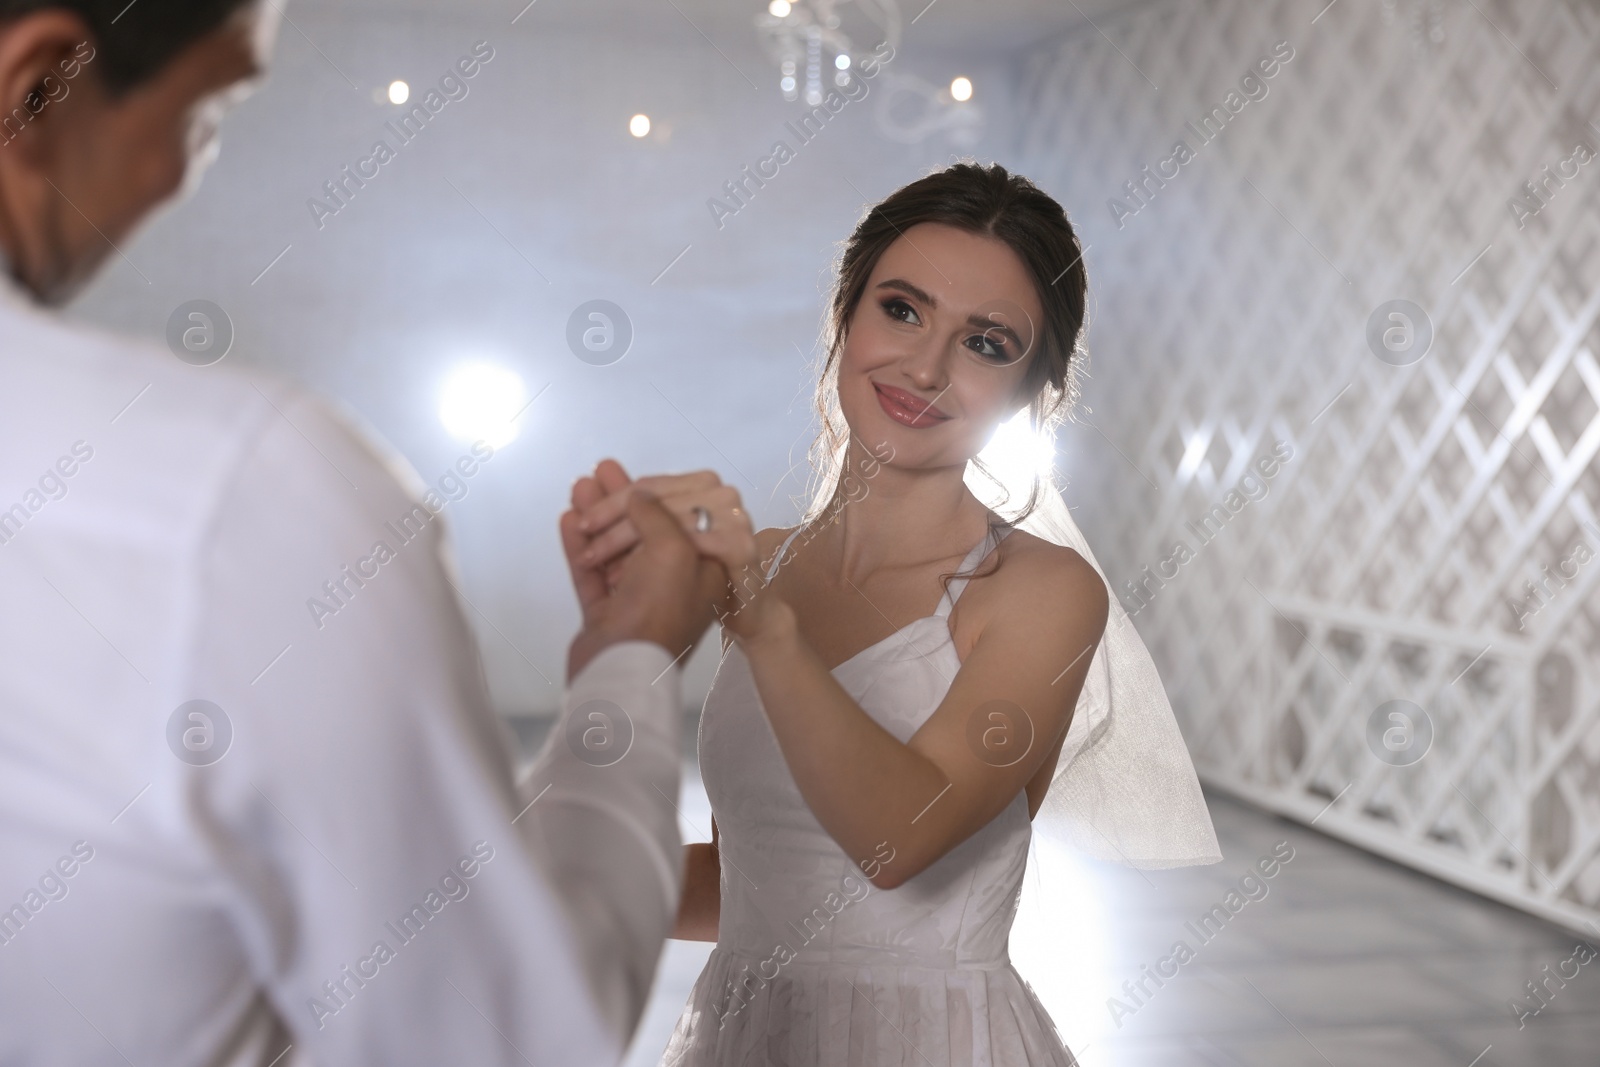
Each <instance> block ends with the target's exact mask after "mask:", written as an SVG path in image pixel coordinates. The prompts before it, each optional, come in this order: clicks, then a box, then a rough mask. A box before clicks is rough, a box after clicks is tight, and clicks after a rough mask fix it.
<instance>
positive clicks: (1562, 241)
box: [1023, 0, 1600, 930]
mask: <svg viewBox="0 0 1600 1067" xmlns="http://www.w3.org/2000/svg"><path fill="white" fill-rule="evenodd" d="M1325 3H1326V0H1310V2H1293V3H1290V2H1282V0H1279V2H1271V3H1268V2H1261V0H1183V2H1178V0H1170V2H1161V3H1153V4H1150V5H1146V6H1144V7H1141V8H1138V9H1136V10H1134V11H1132V12H1130V13H1128V14H1126V15H1124V16H1122V17H1120V18H1117V19H1102V20H1098V21H1099V26H1098V28H1097V29H1089V30H1085V31H1083V32H1076V33H1074V34H1072V35H1071V36H1069V37H1067V38H1065V39H1063V40H1061V41H1059V42H1055V43H1052V44H1050V45H1049V46H1047V47H1043V48H1041V49H1040V50H1039V51H1038V52H1037V53H1036V54H1035V55H1034V56H1033V58H1032V61H1031V64H1030V67H1029V68H1028V73H1027V78H1026V81H1027V92H1026V94H1025V99H1026V101H1027V104H1026V109H1027V110H1026V117H1025V129H1026V130H1027V131H1028V132H1027V135H1026V140H1025V144H1024V146H1023V149H1024V150H1023V157H1024V159H1025V160H1027V162H1028V168H1029V171H1030V173H1031V174H1032V176H1034V177H1035V178H1036V179H1038V180H1039V181H1041V183H1042V184H1044V185H1045V186H1046V187H1047V188H1048V189H1050V190H1051V191H1052V192H1054V193H1055V194H1057V195H1058V196H1059V197H1060V198H1061V199H1062V200H1063V202H1064V203H1065V204H1066V205H1067V206H1068V210H1069V212H1070V213H1071V214H1072V215H1073V217H1074V219H1075V221H1076V222H1077V224H1078V226H1079V228H1080V233H1081V235H1082V239H1083V240H1084V242H1085V243H1086V244H1087V245H1088V246H1089V250H1088V253H1087V256H1086V259H1087V262H1088V265H1089V272H1090V285H1091V289H1092V290H1093V294H1094V303H1093V305H1092V314H1093V316H1094V319H1093V324H1092V326H1091V332H1090V335H1089V343H1090V349H1091V352H1092V357H1091V364H1090V371H1091V377H1090V380H1089V385H1088V387H1087V389H1086V391H1085V400H1086V402H1087V404H1088V405H1089V406H1090V407H1091V408H1092V409H1093V410H1092V411H1089V412H1085V413H1084V415H1083V421H1084V422H1085V423H1087V424H1088V425H1087V426H1081V427H1079V428H1077V429H1074V430H1073V431H1072V432H1071V436H1070V438H1069V441H1068V446H1067V447H1068V451H1069V452H1072V453H1074V455H1073V456H1071V457H1069V467H1068V472H1067V473H1068V474H1069V476H1070V485H1069V489H1068V497H1069V503H1071V504H1072V505H1073V506H1074V508H1075V509H1076V511H1075V514H1076V515H1077V516H1078V517H1079V519H1080V523H1081V524H1082V525H1083V527H1084V528H1085V531H1086V533H1087V534H1088V536H1089V537H1090V539H1091V541H1093V543H1094V544H1095V545H1096V549H1097V552H1098V554H1099V556H1100V559H1101V562H1102V564H1103V565H1104V566H1105V567H1106V569H1107V572H1108V574H1109V575H1110V576H1111V577H1112V579H1113V581H1114V583H1115V584H1116V585H1117V589H1116V590H1115V591H1116V592H1117V593H1118V594H1119V595H1121V596H1122V599H1123V602H1124V604H1125V605H1127V607H1128V609H1129V610H1130V611H1135V609H1136V608H1137V609H1138V610H1137V613H1136V614H1135V622H1136V624H1137V625H1138V627H1139V629H1140V632H1141V634H1142V635H1143V636H1144V638H1145V640H1146V642H1147V643H1148V644H1149V646H1150V648H1151V651H1152V653H1153V654H1154V656H1155V658H1156V662H1157V663H1158V665H1159V666H1160V667H1161V670H1162V674H1163V677H1164V678H1165V679H1166V682H1167V686H1168V691H1169V693H1170V694H1171V696H1172V700H1173V705H1174V707H1175V708H1176V709H1177V711H1178V714H1179V717H1180V722H1181V723H1182V725H1183V728H1184V733H1185V736H1186V737H1187V738H1188V740H1189V743H1190V745H1191V747H1192V748H1193V750H1194V753H1195V758H1196V762H1197V765H1198V766H1199V767H1200V769H1201V775H1202V777H1203V778H1204V779H1205V780H1206V781H1208V782H1209V783H1211V784H1213V785H1215V786H1218V787H1221V788H1224V789H1226V790H1229V791H1232V792H1235V793H1237V794H1240V795H1242V796H1244V797H1246V798H1249V799H1251V800H1253V801H1255V802H1258V803H1260V804H1262V805H1264V806H1266V807H1268V808H1271V809H1273V810H1276V811H1279V812H1281V813H1284V814H1286V815H1290V816H1292V817H1295V818H1298V819H1301V820H1304V821H1311V820H1313V819H1314V820H1315V821H1316V826H1317V827H1318V828H1319V829H1322V830H1326V831H1329V832H1332V833H1335V834H1338V835H1340V836H1343V837H1346V838H1347V839H1350V840H1353V841H1355V842H1358V843H1360V844H1362V845H1364V846H1365V847H1368V848H1371V849H1373V850H1375V851H1378V852H1381V853H1384V854H1386V855H1389V856H1391V857H1394V858H1396V859H1399V860H1401V861H1403V862H1406V863H1409V864H1412V865H1414V866H1416V867H1419V868H1422V869H1425V870H1428V871H1431V872H1433V873H1435V874H1438V875H1440V876H1442V877H1445V878H1448V879H1450V880H1452V881H1455V882H1457V883H1459V884H1463V885H1466V886H1468V887H1471V888H1474V889H1477V890H1479V891H1481V892H1484V893H1486V894H1489V895H1492V896H1495V897H1498V898H1500V899H1503V900H1507V901H1510V902H1513V903H1516V904H1517V905H1519V906H1521V907H1524V908H1526V909H1527V910H1529V911H1533V912H1535V913H1538V914H1541V915H1544V916H1546V917H1548V918H1551V919H1554V920H1556V921H1558V922H1562V923H1564V924H1567V925H1570V926H1572V927H1574V928H1578V929H1591V930H1592V929H1594V927H1591V926H1589V925H1588V924H1590V923H1592V922H1594V921H1595V920H1600V595H1597V592H1596V588H1597V583H1600V522H1597V518H1596V511H1597V509H1600V463H1597V462H1596V450H1597V448H1600V366H1597V357H1600V328H1597V326H1596V315H1597V312H1600V198H1597V195H1596V188H1597V186H1600V158H1597V159H1592V160H1591V159H1580V158H1577V157H1580V156H1582V155H1583V154H1584V153H1581V152H1577V151H1575V149H1576V147H1577V146H1578V145H1579V144H1580V143H1581V144H1582V145H1584V146H1585V148H1586V149H1587V150H1589V151H1593V150H1596V149H1600V8H1597V7H1596V5H1594V4H1592V3H1580V2H1577V0H1573V2H1566V3H1563V2H1551V3H1547V2H1543V0H1524V2H1514V3H1513V2H1505V0H1500V2H1494V0H1470V2H1465V3H1455V2H1444V0H1432V2H1427V0H1415V2H1411V3H1406V2H1399V3H1389V4H1377V3H1370V2H1362V0H1338V2H1336V3H1335V4H1333V5H1331V6H1330V7H1327V8H1324V4H1325ZM1319 12H1320V14H1319ZM1313 19H1315V21H1313ZM1281 41H1287V42H1288V44H1289V46H1290V47H1292V48H1293V56H1292V58H1290V59H1289V60H1288V61H1287V62H1283V63H1281V64H1280V65H1279V66H1278V68H1277V69H1276V70H1275V71H1274V73H1273V76H1272V77H1270V78H1260V77H1259V72H1258V78H1259V81H1258V82H1257V83H1254V84H1247V85H1246V86H1245V90H1246V91H1240V92H1239V95H1238V96H1237V97H1236V98H1234V100H1233V101H1229V100H1228V98H1227V94H1228V92H1229V90H1230V89H1239V87H1240V80H1241V78H1242V77H1243V76H1244V75H1245V74H1246V73H1247V72H1248V71H1250V70H1251V69H1252V68H1253V67H1254V66H1255V64H1256V63H1257V62H1258V61H1259V60H1263V59H1267V58H1270V57H1271V56H1272V53H1273V49H1274V46H1276V45H1278V43H1279V42H1281ZM1280 54H1281V53H1280ZM1262 88H1264V89H1265V95H1261V90H1262ZM1214 106H1218V107H1221V108H1223V112H1222V115H1223V118H1224V119H1225V121H1214V123H1213V131H1215V130H1216V129H1217V128H1218V127H1220V132H1215V135H1214V136H1213V137H1212V139H1211V140H1210V141H1209V142H1207V143H1203V142H1202V139H1201V138H1200V137H1199V136H1197V135H1196V131H1195V128H1194V127H1199V126H1200V123H1201V118H1202V116H1204V115H1206V114H1207V113H1208V112H1209V111H1210V110H1211V109H1212V108H1213V107H1214ZM1186 122H1187V123H1193V124H1194V127H1190V126H1188V125H1186ZM1179 139H1182V140H1184V141H1185V142H1186V143H1187V145H1188V147H1189V149H1190V150H1191V153H1192V158H1190V159H1188V160H1187V161H1186V162H1180V161H1177V160H1173V161H1172V162H1167V163H1163V161H1167V160H1169V159H1172V157H1173V156H1174V142H1175V141H1177V140H1179ZM1146 166H1149V167H1150V173H1152V174H1155V175H1156V176H1157V177H1158V178H1160V177H1161V176H1162V175H1163V174H1170V175H1172V176H1171V177H1169V178H1165V179H1164V181H1163V182H1160V183H1158V182H1156V181H1151V180H1148V179H1146V176H1145V173H1144V172H1143V170H1142V168H1145V167H1146ZM1547 166H1548V167H1549V168H1550V170H1549V171H1548V172H1546V171H1544V170H1543V168H1545V167H1547ZM1174 169H1175V170H1176V173H1175V174H1173V171H1174ZM1574 171H1575V172H1576V173H1575V174H1574ZM1552 176H1553V177H1552ZM1130 181H1133V182H1136V183H1138V182H1142V183H1143V184H1142V188H1140V190H1139V191H1140V194H1141V195H1140V196H1139V197H1138V198H1135V197H1133V196H1132V195H1131V194H1130V192H1129V191H1128V189H1127V187H1126V185H1125V183H1127V182H1130ZM1527 182H1538V183H1540V184H1539V186H1538V188H1537V189H1535V190H1534V193H1536V194H1537V195H1536V196H1535V195H1533V194H1530V192H1529V190H1528V189H1526V188H1524V183H1527ZM1113 197H1115V198H1119V199H1121V201H1122V202H1123V207H1121V208H1115V207H1114V205H1111V204H1109V203H1108V201H1109V200H1110V199H1111V198H1113ZM1513 199H1519V200H1520V201H1521V203H1522V207H1521V208H1520V209H1513V207H1512V206H1511V202H1512V201H1513ZM1118 216H1120V218H1119V217H1118ZM1393 300H1409V301H1414V302H1415V303H1416V304H1417V305H1420V306H1421V308H1422V309H1424V310H1425V312H1426V315H1427V317H1428V320H1429V321H1430V322H1431V325H1432V331H1433V339H1432V346H1431V349H1429V350H1428V352H1427V354H1426V355H1425V356H1424V357H1423V358H1421V359H1420V360H1417V361H1415V362H1411V363H1410V364H1409V365H1403V366H1401V365H1395V364H1396V363H1400V362H1404V360H1403V359H1401V358H1398V357H1396V356H1393V355H1391V356H1389V357H1388V358H1385V359H1380V358H1379V357H1378V355H1376V354H1375V352H1377V351H1379V350H1380V349H1382V345H1381V344H1380V345H1378V346H1377V347H1374V346H1373V345H1372V344H1371V343H1369V340H1368V320H1369V317H1371V316H1372V315H1373V313H1374V311H1375V310H1376V309H1378V308H1379V307H1380V305H1383V304H1385V303H1386V302H1389V301H1393ZM1385 321H1394V322H1400V321H1401V320H1385ZM1417 336H1420V334H1418V335H1417ZM1395 339H1396V340H1397V341H1404V337H1403V335H1398V334H1397V335H1395ZM1089 426H1092V427H1093V429H1090V428H1089ZM1097 431H1098V433H1097ZM1100 435H1103V437H1102V436H1100ZM1278 442H1283V445H1279V446H1278V447H1280V448H1282V449H1283V450H1284V451H1289V450H1291V449H1292V454H1291V455H1290V456H1289V458H1288V459H1286V460H1282V461H1280V462H1278V464H1277V466H1276V468H1275V469H1273V473H1272V475H1271V476H1270V477H1266V476H1263V475H1262V474H1260V473H1259V471H1258V472H1257V474H1256V476H1255V478H1254V479H1253V480H1252V479H1251V478H1250V473H1251V471H1252V470H1257V468H1255V464H1256V461H1257V460H1259V459H1261V458H1262V457H1266V456H1270V455H1271V454H1272V451H1273V448H1274V446H1275V444H1276V443H1278ZM1241 484H1242V485H1243V488H1240V487H1241ZM1236 489H1237V490H1238V493H1237V494H1236V495H1233V496H1230V495H1229V494H1230V490H1236ZM1214 508H1220V510H1218V511H1216V512H1215V513H1214V514H1215V518H1214V519H1213V520H1212V524H1211V533H1212V536H1210V538H1209V540H1204V539H1203V538H1202V536H1201V534H1200V532H1199V530H1200V521H1201V519H1202V518H1203V517H1204V516H1206V515H1207V513H1208V512H1212V509H1214ZM1177 542H1183V543H1184V544H1186V545H1187V546H1188V550H1189V555H1188V556H1187V557H1183V556H1182V553H1175V551H1174V547H1175V544H1176V543H1177ZM1102 546H1103V547H1102ZM1145 568H1149V570H1148V572H1147V571H1146V570H1145ZM1546 568H1548V571H1546ZM1563 574H1565V575H1572V577H1570V578H1566V577H1562V575H1563ZM1138 582H1142V583H1143V590H1142V593H1136V590H1135V588H1134V586H1133V584H1132V583H1138ZM1529 582H1533V583H1538V584H1539V585H1540V586H1542V589H1541V591H1540V592H1539V593H1538V594H1537V595H1536V596H1533V597H1530V595H1529V590H1530V588H1531V587H1529V586H1526V585H1525V583H1529ZM1513 604H1515V605H1519V607H1516V608H1514V607H1513V606H1512V605H1513ZM1519 622H1520V624H1521V627H1520V628H1519ZM1392 700H1407V701H1411V702H1414V704H1415V705H1418V706H1420V707H1421V708H1422V709H1424V710H1425V711H1426V722H1427V723H1430V724H1431V727H1432V741H1431V747H1430V748H1429V749H1428V751H1427V753H1426V755H1425V756H1423V757H1422V758H1421V759H1420V760H1418V761H1416V762H1414V763H1411V764H1410V765H1408V766H1393V765H1391V764H1390V763H1388V762H1385V761H1383V760H1381V759H1380V758H1379V757H1378V755H1377V753H1379V752H1380V750H1381V749H1383V745H1382V744H1381V743H1380V742H1378V741H1369V720H1370V719H1371V718H1372V716H1373V714H1374V712H1375V711H1378V709H1380V707H1381V706H1382V705H1384V704H1385V703H1386V702H1388V701H1392ZM1383 721H1384V722H1388V721H1389V720H1387V719H1385V720H1383ZM1417 736H1418V737H1420V734H1419V735H1417ZM1414 740H1415V739H1414Z"/></svg>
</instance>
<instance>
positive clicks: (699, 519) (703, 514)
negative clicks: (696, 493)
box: [693, 504, 711, 533]
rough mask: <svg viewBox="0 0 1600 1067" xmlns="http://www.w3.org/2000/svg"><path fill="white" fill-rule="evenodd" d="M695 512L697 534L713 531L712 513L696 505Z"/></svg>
mask: <svg viewBox="0 0 1600 1067" xmlns="http://www.w3.org/2000/svg"><path fill="white" fill-rule="evenodd" d="M693 511H694V528H695V532H696V533H705V532H706V531H707V530H709V529H711V512H710V511H708V510H707V509H706V508H703V507H701V506H700V505H699V504H696V505H695V506H694V508H693Z"/></svg>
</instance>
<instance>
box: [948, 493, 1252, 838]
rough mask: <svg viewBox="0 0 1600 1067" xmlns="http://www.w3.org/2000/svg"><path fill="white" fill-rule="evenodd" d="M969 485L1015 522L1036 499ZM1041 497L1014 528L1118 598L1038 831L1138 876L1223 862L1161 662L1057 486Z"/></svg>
mask: <svg viewBox="0 0 1600 1067" xmlns="http://www.w3.org/2000/svg"><path fill="white" fill-rule="evenodd" d="M965 480H966V483H967V487H968V488H969V489H970V490H972V492H973V495H975V496H976V497H977V498H978V499H979V500H981V501H982V502H983V503H984V504H986V505H987V506H989V507H990V508H991V509H993V510H994V511H995V513H996V514H998V515H1000V516H1001V517H1002V518H1005V519H1008V520H1010V519H1013V517H1014V516H1015V514H1016V512H1018V511H1020V510H1021V504H1022V502H1024V501H1026V500H1027V499H1028V496H1029V493H1030V491H1031V490H1032V485H1031V484H1030V483H1031V480H1032V475H1031V474H1029V473H1027V472H1013V471H1008V470H1006V469H1004V468H1002V469H998V470H997V469H995V467H993V466H989V468H988V471H987V473H986V472H985V471H983V470H979V469H978V468H977V466H976V465H975V464H972V463H969V464H968V465H967V471H966V478H965ZM1040 497H1041V502H1040V503H1039V505H1038V506H1036V507H1035V508H1034V510H1033V511H1032V512H1031V513H1030V514H1029V515H1028V516H1027V517H1025V518H1024V519H1022V520H1021V521H1020V522H1017V523H1016V527H1017V529H1020V530H1025V531H1026V532H1028V533H1031V534H1033V535H1034V536H1036V537H1039V538H1042V539H1044V540H1046V541H1050V542H1053V543H1054V544H1058V545H1066V546H1068V547H1070V548H1073V549H1076V550H1077V551H1078V554H1079V555H1081V556H1083V558H1084V559H1086V560H1088V561H1089V563H1090V564H1091V565H1092V566H1093V567H1094V569H1095V570H1096V571H1097V572H1098V573H1099V575H1100V578H1101V580H1102V581H1104V582H1105V583H1106V588H1107V590H1108V591H1111V609H1110V617H1109V618H1108V619H1107V621H1106V631H1105V636H1104V637H1102V638H1101V641H1100V644H1099V646H1098V647H1097V648H1096V649H1095V652H1094V658H1093V659H1092V660H1091V661H1090V664H1089V677H1088V678H1087V680H1085V682H1084V686H1083V691H1082V693H1081V694H1080V695H1079V697H1078V705H1077V709H1076V711H1075V712H1074V713H1073V717H1072V725H1071V727H1069V728H1068V730H1067V738H1066V741H1065V743H1064V744H1063V745H1062V747H1061V756H1060V758H1059V759H1058V760H1057V762H1056V770H1055V775H1054V777H1053V778H1052V780H1051V783H1050V789H1049V792H1048V793H1047V794H1046V795H1045V800H1044V804H1043V805H1042V806H1041V807H1040V809H1039V813H1038V815H1037V816H1036V817H1035V819H1034V828H1035V830H1037V831H1039V832H1042V833H1043V834H1045V835H1046V836H1048V837H1051V838H1054V839H1055V840H1058V841H1060V842H1062V843H1064V844H1066V845H1067V846H1069V847H1070V848H1072V849H1073V850H1075V851H1076V852H1078V853H1080V854H1082V855H1086V856H1090V857H1093V858H1096V859H1101V860H1107V861H1110V862H1113V863H1121V864H1125V865H1127V866H1131V867H1139V868H1146V869H1155V868H1162V867H1188V866H1194V865H1198V864H1206V863H1217V862H1219V861H1220V860H1221V859H1222V853H1221V850H1220V848H1219V847H1218V845H1217V835H1216V830H1215V829H1214V828H1213V826H1212V824H1211V814H1210V812H1209V811H1208V810H1207V809H1206V803H1205V799H1204V797H1203V796H1202V795H1201V793H1200V781H1199V779H1198V778H1197V777H1196V775H1195V770H1194V762H1193V760H1191V759H1190V756H1189V749H1188V747H1187V746H1186V745H1185V744H1184V741H1183V735H1182V734H1181V733H1180V732H1179V730H1178V723H1177V720H1176V719H1175V718H1174V717H1173V713H1172V705H1171V704H1170V703H1169V702H1168V700H1167V693H1166V689H1165V688H1164V687H1163V686H1162V684H1161V676H1160V675H1159V674H1158V673H1157V672H1156V665H1155V662H1154V660H1152V659H1151V658H1150V652H1149V650H1148V649H1147V648H1145V645H1144V641H1143V640H1142V639H1140V637H1139V632H1138V631H1137V630H1135V629H1134V627H1133V621H1132V620H1131V619H1129V618H1128V612H1127V610H1126V609H1125V608H1123V606H1122V603H1121V601H1120V600H1118V599H1117V595H1116V593H1115V591H1114V587H1113V586H1112V584H1111V581H1110V580H1109V579H1108V578H1107V577H1106V573H1105V571H1104V570H1101V568H1100V563H1099V561H1098V560H1096V559H1095V557H1094V553H1093V552H1092V551H1091V550H1090V548H1089V542H1088V541H1087V540H1085V539H1084V536H1083V533H1082V532H1081V531H1080V530H1079V529H1078V526H1077V523H1075V522H1073V521H1072V514H1071V512H1070V511H1068V509H1067V504H1066V502H1065V501H1064V500H1063V499H1062V496H1061V493H1060V491H1059V490H1058V489H1057V488H1056V486H1055V484H1054V481H1053V478H1052V479H1047V481H1046V484H1045V485H1044V486H1043V492H1041V493H1040ZM1008 505H1009V510H1008Z"/></svg>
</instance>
